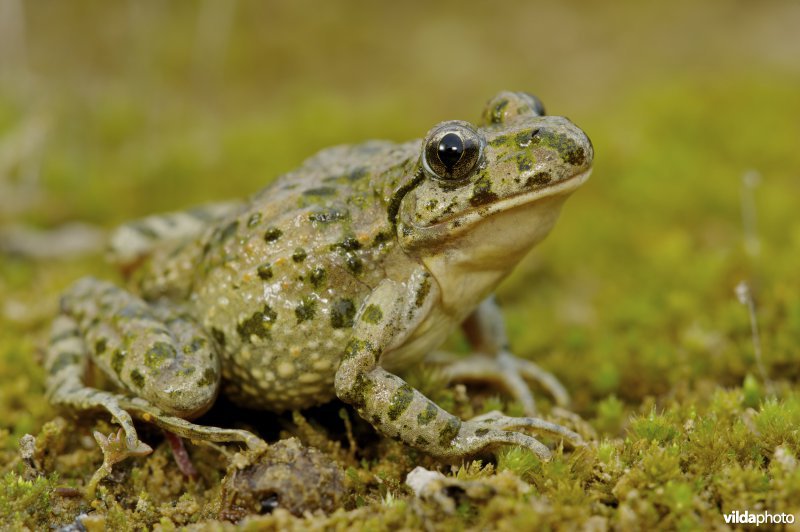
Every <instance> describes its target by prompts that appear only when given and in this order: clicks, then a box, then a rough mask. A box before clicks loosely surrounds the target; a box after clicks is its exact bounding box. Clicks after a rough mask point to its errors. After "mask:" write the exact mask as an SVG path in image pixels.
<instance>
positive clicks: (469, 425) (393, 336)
mask: <svg viewBox="0 0 800 532" xmlns="http://www.w3.org/2000/svg"><path fill="white" fill-rule="evenodd" d="M436 291H438V287H437V286H436V283H435V282H434V280H433V279H432V278H431V276H430V275H429V274H428V273H427V272H425V271H418V272H416V273H415V274H414V275H413V276H412V277H411V280H410V281H409V282H408V283H399V282H395V281H392V280H385V281H383V282H382V283H381V284H380V285H379V286H378V287H377V288H376V289H375V290H374V291H373V293H372V294H371V295H370V297H369V298H368V299H367V301H366V302H365V303H364V304H363V305H362V307H361V309H360V310H359V312H358V315H357V317H356V322H355V325H354V328H353V336H352V338H351V340H350V343H349V344H348V346H347V349H346V352H345V354H344V356H343V358H342V362H341V365H340V366H339V370H338V371H337V373H336V393H337V395H338V396H339V398H340V399H342V400H343V401H345V402H348V403H350V404H351V405H353V406H354V407H355V408H356V410H357V411H358V413H359V415H361V416H362V417H363V418H364V419H366V420H367V421H369V422H370V423H372V424H373V426H375V428H376V429H378V430H379V431H380V432H382V433H383V434H385V435H387V436H389V437H392V438H398V439H400V440H402V441H403V442H405V443H406V444H408V445H410V446H412V447H415V448H418V449H420V450H423V451H425V452H427V453H430V454H432V455H434V456H438V457H441V458H445V459H451V460H456V459H460V458H464V457H466V456H470V455H473V454H476V453H478V452H481V451H484V450H487V449H492V448H494V447H497V446H500V445H509V444H511V445H521V446H524V447H527V448H529V449H531V450H532V451H533V452H535V453H536V454H537V455H538V456H539V457H541V458H542V459H547V458H549V456H550V451H549V449H548V448H547V447H546V446H545V445H543V444H542V443H541V442H539V441H538V440H536V439H535V438H533V437H531V436H529V435H527V434H524V433H522V432H517V429H521V430H532V431H534V432H544V433H549V434H552V435H555V436H558V437H561V438H563V439H565V440H566V441H568V442H569V443H571V444H573V445H580V444H581V443H582V440H581V438H580V436H578V435H577V434H576V433H574V432H572V431H570V430H568V429H566V428H564V427H562V426H560V425H556V424H554V423H549V422H546V421H544V420H541V419H536V418H527V417H526V418H512V417H508V416H504V415H502V414H500V413H499V412H495V413H491V414H487V415H484V416H479V417H477V418H474V419H472V420H468V421H462V420H461V419H459V418H458V417H456V416H453V415H451V414H449V413H448V412H446V411H444V410H443V409H441V408H440V407H439V406H437V405H436V404H435V403H434V402H432V401H431V400H430V399H428V398H427V397H425V396H424V395H422V394H421V393H420V392H418V391H417V390H415V389H414V388H412V387H411V386H409V385H408V384H407V383H406V382H405V381H403V380H402V379H401V378H399V377H397V376H395V375H393V374H391V373H389V372H387V371H386V370H384V369H383V368H381V367H380V366H379V365H378V362H379V359H380V357H381V355H383V354H386V353H388V352H390V351H391V350H392V349H393V348H396V347H399V346H401V345H402V344H403V342H404V341H405V340H406V339H407V338H408V335H409V333H410V332H411V331H413V330H414V329H415V328H416V326H417V325H419V324H420V323H421V322H422V318H424V316H425V315H426V314H427V312H428V311H429V309H430V305H431V302H432V301H434V300H436V299H437V298H438V296H437V294H436Z"/></svg>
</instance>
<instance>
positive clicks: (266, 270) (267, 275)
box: [256, 264, 272, 281]
mask: <svg viewBox="0 0 800 532" xmlns="http://www.w3.org/2000/svg"><path fill="white" fill-rule="evenodd" d="M256 273H257V274H258V277H259V279H261V280H262V281H269V280H270V279H272V265H271V264H262V265H261V266H259V267H258V268H257V269H256Z"/></svg>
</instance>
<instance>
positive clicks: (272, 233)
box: [264, 227, 283, 242]
mask: <svg viewBox="0 0 800 532" xmlns="http://www.w3.org/2000/svg"><path fill="white" fill-rule="evenodd" d="M281 235H283V231H281V230H280V229H278V228H277V227H270V228H269V229H267V230H266V231H265V232H264V240H266V241H267V242H275V241H276V240H278V239H279V238H280V237H281Z"/></svg>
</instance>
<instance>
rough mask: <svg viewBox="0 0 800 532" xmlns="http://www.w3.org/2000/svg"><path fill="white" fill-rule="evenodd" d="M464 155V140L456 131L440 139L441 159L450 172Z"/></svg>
mask: <svg viewBox="0 0 800 532" xmlns="http://www.w3.org/2000/svg"><path fill="white" fill-rule="evenodd" d="M462 155H464V141H462V140H461V137H459V136H458V135H456V134H455V133H448V134H447V135H445V136H444V137H442V140H440V141H439V160H440V161H442V164H443V165H444V166H445V168H447V171H448V172H450V171H452V170H453V167H454V166H455V165H456V163H458V161H460V160H461V156H462Z"/></svg>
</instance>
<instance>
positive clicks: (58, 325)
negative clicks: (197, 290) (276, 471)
mask: <svg viewBox="0 0 800 532" xmlns="http://www.w3.org/2000/svg"><path fill="white" fill-rule="evenodd" d="M215 349H216V347H215V345H214V344H213V342H212V341H211V340H210V339H209V338H208V337H207V336H206V334H205V333H204V332H203V331H202V330H201V329H200V328H199V327H198V326H197V325H196V324H195V323H194V322H193V320H192V319H191V318H190V317H188V316H185V315H181V314H180V313H179V312H177V311H176V310H175V309H173V308H171V307H169V306H167V305H150V304H148V303H147V302H145V301H143V300H141V299H140V298H138V297H136V296H134V295H133V294H130V293H129V292H126V291H125V290H122V289H120V288H117V287H116V286H114V285H113V284H111V283H107V282H103V281H99V280H97V279H92V278H84V279H81V280H80V281H78V282H76V283H75V284H74V285H73V286H72V287H71V288H70V289H69V290H68V291H67V292H66V293H65V295H64V297H63V298H62V301H61V314H60V315H59V316H58V317H57V318H56V320H55V321H54V322H53V327H52V333H51V340H50V346H49V348H48V352H47V358H46V361H45V366H46V368H45V369H46V371H47V373H48V377H47V394H48V397H49V399H50V401H51V402H52V403H54V404H57V405H62V406H66V407H69V408H72V409H75V410H87V409H105V410H107V411H108V412H109V413H110V414H111V415H112V417H113V418H114V419H115V420H116V421H117V422H118V423H119V424H120V425H121V426H122V429H123V430H124V432H125V435H126V444H127V447H128V449H129V450H130V451H131V452H130V453H129V454H131V455H133V454H141V452H142V449H143V447H142V445H143V444H142V443H141V442H139V439H138V436H137V434H136V429H135V428H134V426H133V422H132V420H131V415H134V416H136V417H138V418H141V419H143V420H145V421H148V422H151V423H154V424H156V425H158V426H160V427H162V428H164V429H166V430H168V431H170V432H173V433H175V434H178V435H180V436H183V437H187V438H193V439H198V440H207V441H241V442H244V443H246V444H247V445H248V446H250V447H253V446H258V445H259V442H261V440H260V439H258V438H257V437H256V436H254V435H252V434H250V433H249V432H246V431H241V430H227V429H219V428H214V427H203V426H200V425H195V424H192V423H190V422H188V421H186V419H187V418H188V419H191V418H193V417H196V416H198V415H200V414H202V413H203V412H205V411H206V410H207V409H208V408H209V407H210V406H211V404H212V403H213V402H214V399H215V398H216V396H217V391H218V388H219V379H220V371H219V360H218V357H217V354H216V351H215ZM90 359H91V360H92V361H94V363H95V364H96V365H97V366H98V367H99V368H100V369H101V370H102V371H103V373H105V374H106V375H107V376H108V377H109V378H110V379H111V380H112V381H114V383H115V384H116V385H117V386H118V387H119V388H121V389H122V390H125V391H126V392H127V394H123V393H115V392H108V391H104V390H98V389H95V388H91V387H88V386H86V385H85V384H84V382H83V378H84V373H85V371H86V367H87V364H88V362H89V360H90ZM120 452H121V451H120Z"/></svg>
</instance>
